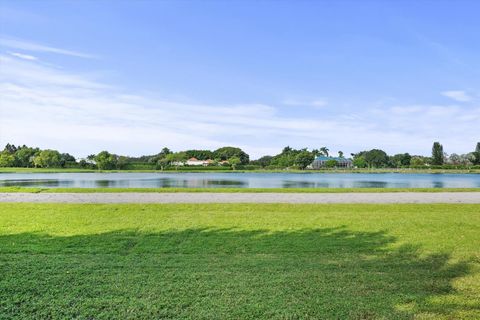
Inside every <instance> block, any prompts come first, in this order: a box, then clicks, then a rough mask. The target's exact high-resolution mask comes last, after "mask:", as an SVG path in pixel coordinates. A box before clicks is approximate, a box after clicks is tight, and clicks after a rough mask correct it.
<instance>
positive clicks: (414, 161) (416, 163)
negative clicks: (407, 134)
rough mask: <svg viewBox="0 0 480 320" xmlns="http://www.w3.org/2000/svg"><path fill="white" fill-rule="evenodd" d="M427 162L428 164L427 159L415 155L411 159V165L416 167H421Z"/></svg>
mask: <svg viewBox="0 0 480 320" xmlns="http://www.w3.org/2000/svg"><path fill="white" fill-rule="evenodd" d="M425 164H426V163H425V159H424V158H423V157H420V156H413V157H412V160H411V161H410V165H411V166H414V167H421V166H424V165H425Z"/></svg>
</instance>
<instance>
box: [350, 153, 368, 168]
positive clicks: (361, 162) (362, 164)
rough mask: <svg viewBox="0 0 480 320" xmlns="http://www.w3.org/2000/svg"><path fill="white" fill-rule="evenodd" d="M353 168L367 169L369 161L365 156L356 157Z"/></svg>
mask: <svg viewBox="0 0 480 320" xmlns="http://www.w3.org/2000/svg"><path fill="white" fill-rule="evenodd" d="M353 166H354V167H356V168H366V167H367V161H365V156H363V155H361V156H356V157H354V158H353Z"/></svg>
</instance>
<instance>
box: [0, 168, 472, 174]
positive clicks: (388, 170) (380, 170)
mask: <svg viewBox="0 0 480 320" xmlns="http://www.w3.org/2000/svg"><path fill="white" fill-rule="evenodd" d="M0 173H303V174H309V173H436V174H438V173H451V174H464V173H476V174H480V169H428V168H425V169H423V168H422V169H417V168H372V169H335V168H334V169H323V170H310V169H306V170H298V169H275V170H266V169H256V170H232V169H226V170H211V169H204V168H191V169H190V168H189V169H184V168H179V169H178V170H175V169H169V170H143V169H142V170H95V169H80V168H0Z"/></svg>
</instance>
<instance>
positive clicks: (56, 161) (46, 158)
mask: <svg viewBox="0 0 480 320" xmlns="http://www.w3.org/2000/svg"><path fill="white" fill-rule="evenodd" d="M60 160H61V155H60V152H58V151H57V150H50V149H46V150H42V151H40V153H38V154H37V155H36V156H35V157H34V158H33V163H34V164H35V166H36V167H41V168H56V167H57V168H58V167H60V164H61V162H60Z"/></svg>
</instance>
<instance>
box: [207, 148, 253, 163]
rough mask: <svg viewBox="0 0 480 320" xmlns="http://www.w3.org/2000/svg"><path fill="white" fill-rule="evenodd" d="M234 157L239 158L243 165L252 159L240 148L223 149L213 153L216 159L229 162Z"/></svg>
mask: <svg viewBox="0 0 480 320" xmlns="http://www.w3.org/2000/svg"><path fill="white" fill-rule="evenodd" d="M232 157H238V158H239V159H240V162H241V164H248V162H249V161H250V157H249V155H248V154H247V153H245V152H244V151H243V150H242V149H240V148H235V147H222V148H219V149H217V150H215V151H214V152H213V158H214V159H220V160H228V159H230V158H232Z"/></svg>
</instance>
